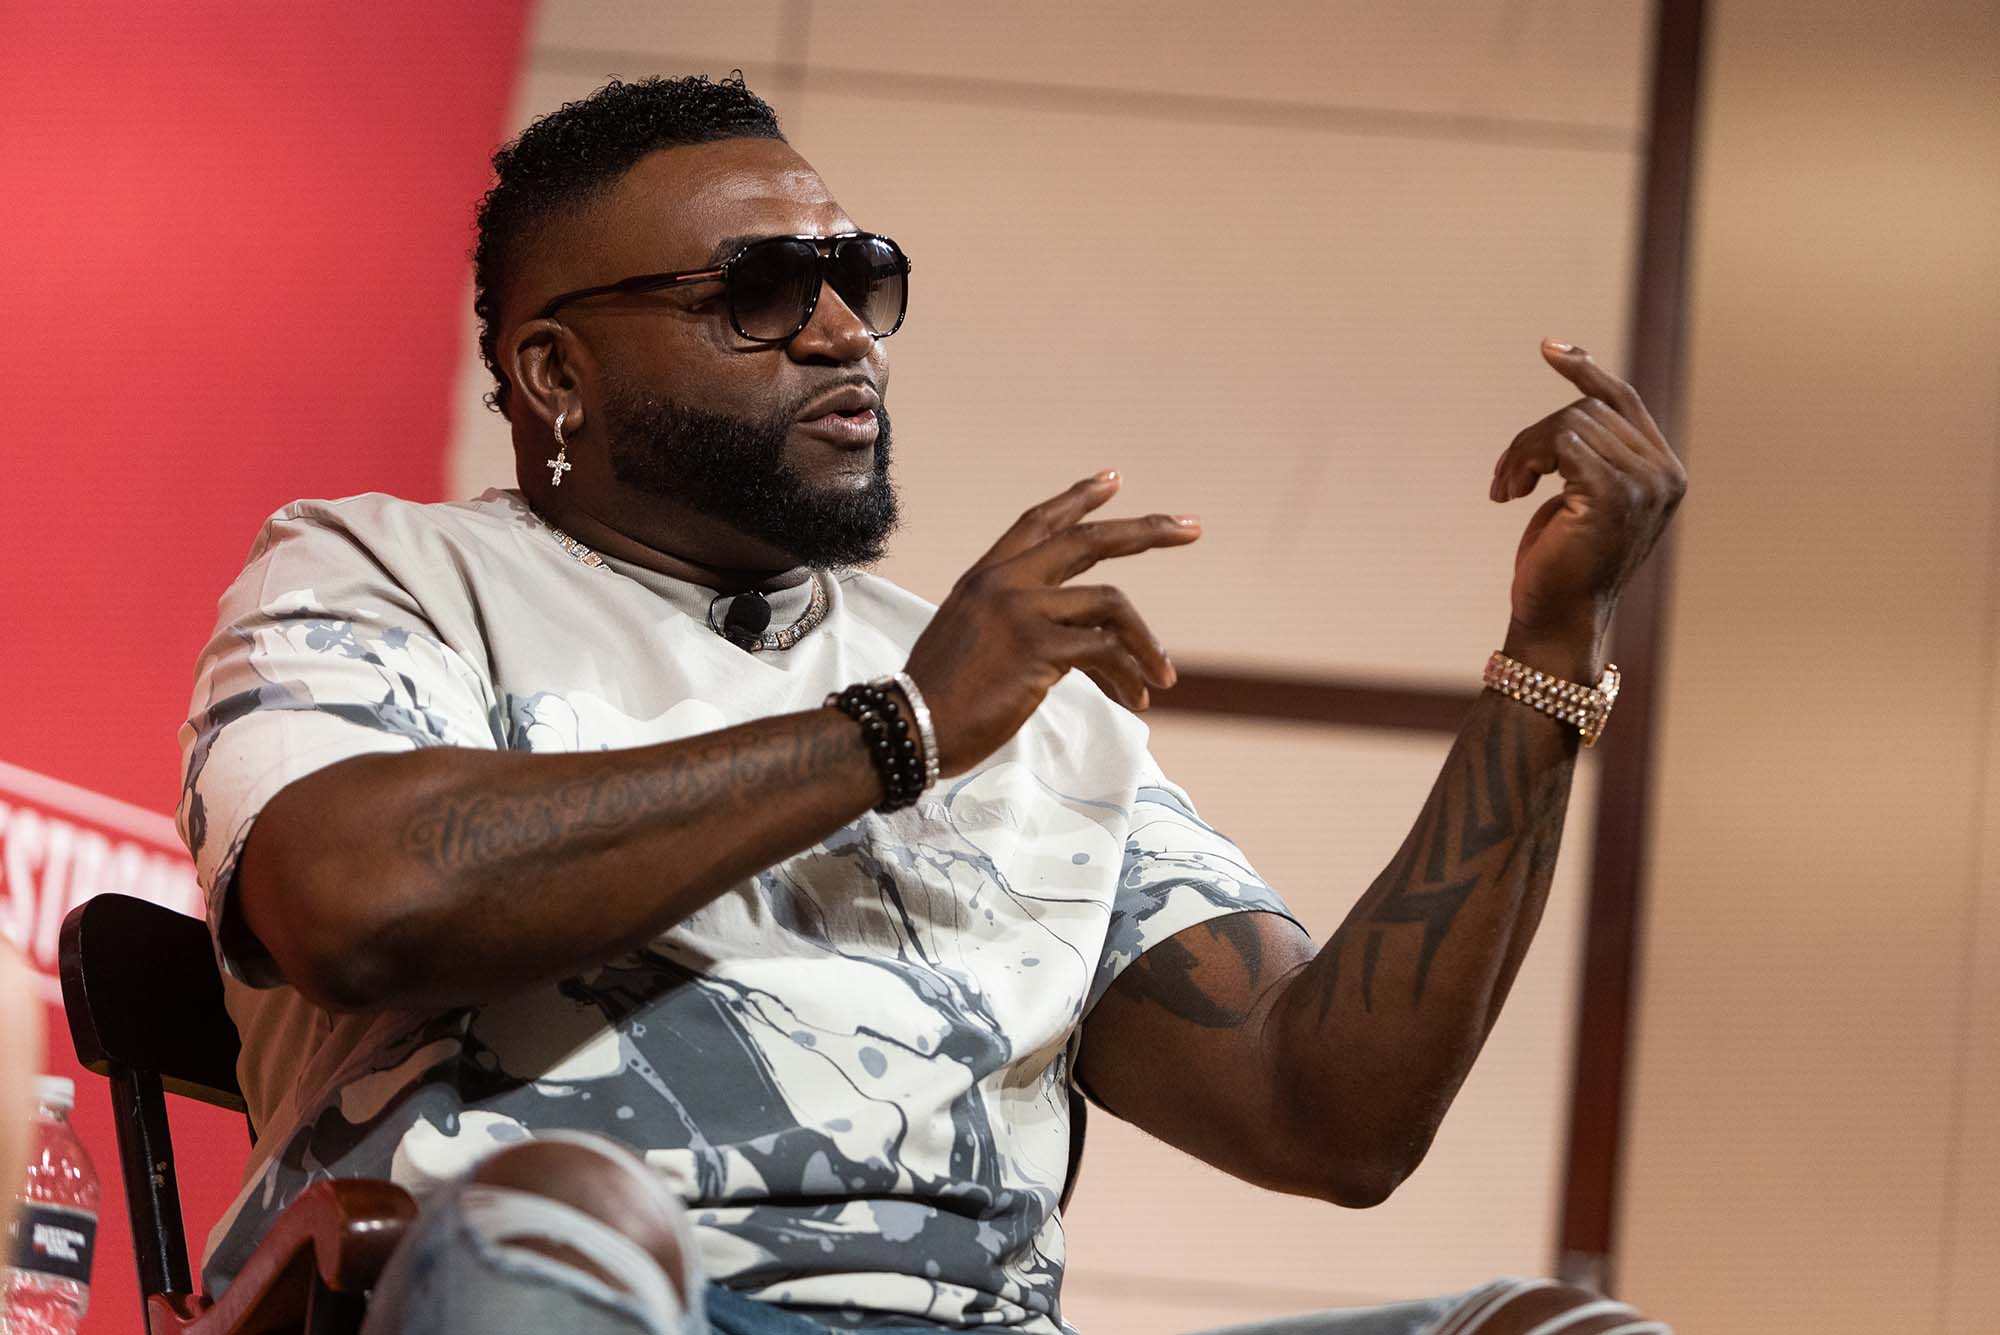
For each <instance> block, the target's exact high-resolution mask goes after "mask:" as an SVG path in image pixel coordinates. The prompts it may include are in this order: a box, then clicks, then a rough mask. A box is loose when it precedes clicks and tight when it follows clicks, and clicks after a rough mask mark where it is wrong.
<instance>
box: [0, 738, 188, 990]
mask: <svg viewBox="0 0 2000 1335" xmlns="http://www.w3.org/2000/svg"><path fill="white" fill-rule="evenodd" d="M107 891H115V892H116V893H118V894H121V895H135V896H137V897H138V898H140V899H149V900H151V901H153V902H154V903H155V904H159V905H162V906H164V907H166V908H170V909H173V910H174V911H175V912H177V913H190V914H195V915H199V914H200V913H201V891H200V889H199V888H198V887H197V886H196V885H195V879H194V864H193V863H192V862H190V861H188V855H187V852H186V850H185V849H183V848H182V847H181V842H180V838H179V836H178V835H177V834H175V832H174V823H173V821H172V820H171V819H169V818H168V817H166V816H164V815H161V814H160V813H159V812H157V811H147V810H146V809H145V808H143V807H135V806H133V805H132V804H131V803H129V802H121V801H119V800H118V799H117V798H115V797H106V796H105V795H104V794H103V793H94V792H92V791H90V790H89V789H88V788H79V787H77V786H76V785H75V784H73V783H64V782H63V781H62V780H61V779H52V778H50V777H49V776H48V775H46V774H37V773H35V772H34V771H33V770H26V769H22V768H21V767H20V766H18V765H9V764H7V763H6V762H4V761H0V935H4V936H6V937H7V938H8V939H9V940H11V941H12V942H13V943H14V944H15V945H17V946H19V947H20V948H21V952H22V953H23V954H25V955H26V956H27V957H28V959H29V961H30V962H31V963H32V964H33V965H34V966H35V969H36V971H37V972H38V973H40V974H41V975H42V977H43V988H44V991H45V994H46V995H47V997H48V999H49V1000H51V1001H57V1000H59V999H60V998H59V994H58V990H57V987H56V948H57V945H58V943H59V941H60V938H61V935H62V920H63V917H64V915H66V914H67V913H68V912H69V911H70V910H71V909H73V908H75V907H76V906H77V905H78V904H81V903H83V902H84V901H85V900H86V899H89V898H90V897H91V896H92V895H97V894H103V893H105V892H107Z"/></svg>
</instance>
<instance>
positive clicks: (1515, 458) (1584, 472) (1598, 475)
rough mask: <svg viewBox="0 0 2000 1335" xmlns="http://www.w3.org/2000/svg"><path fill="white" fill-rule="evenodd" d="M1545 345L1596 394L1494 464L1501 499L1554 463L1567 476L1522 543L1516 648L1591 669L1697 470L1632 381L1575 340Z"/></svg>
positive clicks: (1563, 671)
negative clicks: (1628, 586) (1623, 598)
mask: <svg viewBox="0 0 2000 1335" xmlns="http://www.w3.org/2000/svg"><path fill="white" fill-rule="evenodd" d="M1542 356H1543V357H1544V358H1546V359H1547V360H1548V363H1549V365H1550V366H1552V367H1554V368H1555V369H1556V372H1557V373H1558V374H1559V375H1561V376H1562V377H1563V378H1564V379H1566V380H1568V381H1569V382H1570V383H1571V384H1573V385H1575V386H1576V387H1577V388H1578V389H1580V390H1582V391H1583V395H1584V397H1582V398H1580V399H1578V400H1576V401H1575V402H1574V403H1571V404H1569V405H1567V406H1566V407H1563V408H1560V409H1558V410H1557V411H1555V412H1553V413H1550V414H1549V415H1548V416H1547V417H1544V418H1543V419H1542V420H1541V421H1539V422H1536V423H1535V424H1534V425H1533V426H1530V427H1528V428H1527V429H1526V430H1525V431H1523V432H1521V434H1519V435H1518V436H1516V437H1514V440H1513V442H1512V443H1511V444H1509V445H1508V446H1507V448H1506V449H1505V450H1503V451H1502V452H1501V454H1500V458H1499V461H1498V462H1497V463H1495V464H1494V466H1493V487H1492V491H1491V493H1490V494H1491V495H1492V498H1493V499H1494V500H1496V501H1511V500H1515V499H1517V498H1518V497H1522V496H1526V495H1528V494H1529V493H1531V492H1532V491H1534V490H1535V487H1536V485H1537V484H1538V483H1539V482H1540V481H1541V478H1542V475H1543V474H1545V473H1555V474H1558V475H1560V477H1561V479H1562V491H1561V493H1560V494H1559V495H1556V496H1552V497H1550V498H1549V499H1548V500H1547V501H1546V502H1544V503H1543V504H1542V506H1541V508H1540V509H1538V510H1536V511H1535V515H1534V517H1533V518H1532V519H1530V520H1529V521H1528V529H1527V532H1526V533H1525V534H1523V535H1522V538H1521V546H1520V549H1519V550H1518V551H1517V552H1516V553H1515V557H1514V591H1513V620H1512V624H1511V625H1510V626H1509V628H1508V642H1509V646H1510V647H1509V649H1508V652H1509V653H1510V654H1512V655H1513V656H1514V657H1516V658H1521V659H1523V660H1524V661H1528V662H1531V663H1533V665H1534V666H1536V667H1543V668H1545V669H1546V670H1548V671H1552V672H1555V673H1557V674H1559V675H1562V676H1567V677H1571V678H1572V679H1575V678H1578V677H1582V678H1584V679H1586V680H1588V679H1589V678H1591V677H1594V675H1595V671H1596V667H1597V664H1596V657H1597V653H1598V644H1599V641H1600V640H1601V639H1602V638H1603V634H1604V631H1605V628H1606V626H1607V625H1608V624H1609V622H1610V619H1611V612H1612V609H1613V608H1614V607H1615V606H1616V605H1617V602H1618V595H1619V594H1620V593H1621V592H1622V591H1623V589H1624V587H1625V583H1626V581H1627V580H1629V579H1630V578H1631V576H1632V572H1633V571H1634V570H1636V569H1638V567H1639V563H1640V562H1642V561H1644V560H1645V559H1646V554H1647V553H1648V552H1650V551H1652V550H1653V544H1654V543H1655V542H1656V541H1657V540H1658V539H1659V536H1660V532H1661V530H1663V529H1664V528H1665V527H1666V525H1667V521H1668V519H1670V518H1671V517H1672V515H1673V512H1674V507H1675V506H1677V505H1679V504H1680V500H1681V496H1682V494H1683V493H1685V492H1686V491H1687V472H1686V470H1684V469H1683V468H1682V467H1681V462H1680V460H1679V458H1677V457H1676V456H1675V454H1674V452H1673V449H1672V447H1670V446H1669V445H1668V444H1667V439H1666V437H1665V436H1664V435H1662V434H1661V432H1660V428H1659V425H1658V424H1657V423H1656V422H1654V421H1653V415H1652V414H1651V413H1650V412H1648V411H1646V405H1645V404H1644V403H1643V402H1641V401H1640V399H1639V395H1638V393H1637V392H1636V391H1634V390H1633V388H1632V387H1631V386H1630V385H1628V384H1626V383H1625V382H1624V381H1623V380H1620V379H1619V378H1618V377H1617V376H1615V375H1612V374H1611V373H1610V372H1609V371H1607V370H1605V369H1604V368H1603V367H1601V366H1599V365H1598V364H1597V363H1596V362H1594V361H1592V360H1591V357H1590V354H1589V353H1587V352H1585V351H1584V350H1583V349H1582V348H1577V347H1572V346H1570V345H1569V344H1567V343H1557V342H1555V341H1553V340H1551V341H1549V342H1545V343H1543V344H1542ZM1516 650H1519V652H1516ZM1537 660H1540V661H1537Z"/></svg>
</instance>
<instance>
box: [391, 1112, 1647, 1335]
mask: <svg viewBox="0 0 2000 1335" xmlns="http://www.w3.org/2000/svg"><path fill="white" fill-rule="evenodd" d="M543 1138H546V1139H563V1140H572V1141H575V1142H578V1143H588V1144H590V1145H591V1146H592V1147H593V1148H598V1149H601V1150H603V1151H604V1152H605V1153H607V1154H608V1155H610V1156H611V1157H612V1158H614V1159H616V1160H617V1161H619V1162H620V1163H622V1164H626V1165H628V1166H629V1168H630V1169H631V1171H632V1172H634V1173H635V1174H638V1175H640V1176H641V1177H642V1178H643V1179H644V1180H645V1182H646V1184H647V1189H648V1190H650V1191H656V1192H658V1193H660V1195H661V1196H662V1197H663V1198H666V1201H667V1204H668V1205H669V1208H670V1210H671V1212H672V1214H673V1216H674V1218H675V1219H676V1221H677V1230H676V1231H677V1232H678V1233H679V1235H680V1239H681V1244H682V1245H681V1249H680V1250H681V1255H682V1256H683V1257H685V1258H689V1259H688V1260H686V1261H685V1262H684V1264H683V1273H682V1274H681V1275H680V1276H678V1277H677V1278H678V1280H679V1289H680V1292H683V1293H687V1294H691V1295H692V1296H693V1297H692V1301H690V1302H683V1301H682V1300H681V1298H680V1296H679V1293H677V1292H676V1285H675V1284H674V1282H673V1281H671V1280H670V1279H669V1278H668V1276H667V1275H666V1273H665V1272H664V1271H663V1270H662V1269H661V1268H660V1265H659V1263H658V1262H656V1261H655V1260H654V1259H653V1257H652V1256H651V1255H650V1254H649V1253H648V1252H647V1251H646V1250H645V1249H644V1248H642V1247H640V1246H639V1245H638V1244H637V1243H635V1242H633V1241H632V1240H631V1239H630V1238H628V1237H626V1236H625V1235H624V1234H623V1233H621V1232H619V1231H618V1230H617V1229H615V1228H612V1227H611V1226H610V1225H608V1224H606V1223H604V1222H603V1221H602V1220H599V1219H597V1218H595V1217H593V1216H591V1215H589V1214H586V1213H584V1212H583V1211H581V1210H578V1209H576V1208H574V1207H572V1206H569V1205H565V1204H563V1203H561V1202H559V1201H554V1200H550V1199H549V1198H548V1197H546V1196H540V1195H536V1194H534V1193H532V1192H527V1191H519V1190H515V1189H512V1188H507V1187H494V1186H488V1185H483V1184H480V1183H476V1182H460V1183H458V1184H457V1185H455V1186H452V1187H448V1188H446V1189H444V1190H442V1191H440V1192H439V1193H438V1194H437V1195H436V1196H434V1197H433V1198H432V1199H431V1200H430V1202H429V1203H428V1204H427V1205H426V1206H425V1209H424V1212H423V1215H422V1217H421V1218H420V1219H419V1220H418V1221H417V1223H416V1225H415V1226H414V1227H413V1228H412V1230H411V1232H410V1234H409V1235H408V1236H407V1237H405V1238H404V1240H403V1242H402V1244H401V1245H400V1246H399V1247H398V1248H397V1249H396V1252H395V1255H394V1256H393V1257H391V1258H390V1261H389V1264H388V1266H387V1267H386V1268H384V1270H383V1272H382V1277H381V1279H380V1280H379V1281H378V1282H377V1284H376V1286H375V1289H374V1291H373V1293H372V1294H371V1296H370V1298H369V1303H368V1316H367V1319H366V1321H364V1322H363V1324H362V1328H361V1335H513V1333H514V1332H520V1335H543V1333H544V1332H560V1335H833V1331H832V1328H831V1327H828V1326H826V1325H823V1324H821V1323H820V1322H817V1321H814V1320H811V1319H810V1318H807V1317H804V1316H801V1315H799V1314H797V1313H794V1312H788V1311H786V1310H785V1309H783V1308H780V1307H776V1306H773V1305H771V1304H769V1303H762V1302H758V1301H756V1300H754V1299H751V1298H746V1297H744V1296H743V1295H741V1294H739V1293H736V1292H734V1291H732V1290H730V1289H727V1288H725V1287H723V1286H722V1285H720V1284H715V1283H705V1282H704V1281H703V1280H702V1279H701V1277H700V1275H699V1274H698V1273H697V1272H696V1270H695V1267H694V1263H693V1260H692V1258H693V1256H694V1255H695V1243H694V1237H693V1233H692V1230H691V1228H690V1226H689V1225H688V1223H687V1219H686V1216H685V1215H684V1214H682V1213H681V1212H680V1206H679V1202H678V1201H675V1200H673V1199H672V1193H671V1192H670V1191H668V1190H667V1189H666V1188H665V1186H664V1185H663V1184H661V1183H660V1182H659V1180H658V1179H657V1178H656V1177H655V1176H654V1175H653V1174H652V1173H651V1172H650V1171H649V1170H647V1169H646V1168H645V1167H644V1166H643V1165H642V1164H641V1163H640V1161H639V1160H638V1159H637V1158H635V1157H633V1156H632V1155H631V1153H630V1152H629V1151H627V1150H625V1149H624V1148H623V1147H622V1146H619V1145H615V1144H613V1143H612V1142H609V1141H603V1140H599V1139H598V1138H597V1137H594V1136H583V1135H577V1134H564V1133H556V1134H555V1135H553V1136H544V1137H543ZM524 1240H542V1241H547V1242H552V1243H557V1244H560V1245H561V1246H563V1247H565V1248H568V1249H570V1250H572V1251H574V1252H576V1253H579V1254H581V1255H582V1256H585V1257H587V1258H589V1260H590V1261H591V1263H592V1264H593V1265H594V1266H595V1267H596V1268H597V1269H598V1270H599V1271H600V1272H601V1273H602V1276H603V1277H600V1275H594V1274H590V1273H588V1272H586V1271H584V1270H582V1269H579V1268H578V1267H577V1266H575V1265H571V1264H569V1263H567V1262H565V1261H561V1260H558V1259H556V1258H555V1257H553V1256H549V1255H546V1254H544V1253H543V1252H541V1251H539V1250H536V1249H535V1248H534V1247H533V1246H529V1245H523V1241H524ZM606 1277H608V1279H609V1280H611V1281H614V1282H607V1279H606ZM1534 1285H1535V1282H1534V1281H1520V1280H1497V1281H1495V1282H1494V1283H1492V1284H1489V1285H1486V1286H1484V1287H1483V1288H1481V1289H1478V1290H1474V1291H1473V1292H1472V1293H1469V1294H1454V1295H1452V1296H1450V1297H1441V1298H1430V1299H1423V1300H1420V1301H1417V1302H1408V1303H1394V1304H1390V1305H1388V1306H1384V1307H1369V1308H1359V1309H1352V1310H1343V1311H1337V1312H1321V1313H1314V1314H1309V1315H1300V1316H1292V1317H1283V1318H1279V1319H1277V1320H1273V1321H1264V1322H1257V1323H1254V1324H1251V1325H1245V1326H1231V1327H1229V1328H1228V1330H1227V1331H1215V1332H1211V1335H1434V1333H1439V1335H1441V1332H1442V1331H1443V1330H1444V1329H1445V1328H1446V1327H1447V1326H1449V1328H1450V1329H1451V1330H1453V1331H1456V1330H1459V1329H1461V1328H1463V1329H1470V1328H1471V1327H1470V1326H1465V1325H1461V1323H1463V1322H1464V1321H1465V1319H1466V1318H1468V1317H1471V1316H1474V1315H1475V1314H1476V1313H1477V1312H1478V1310H1479V1309H1481V1308H1484V1307H1487V1306H1490V1305H1493V1304H1494V1303H1496V1302H1499V1301H1504V1297H1505V1295H1507V1294H1510V1293H1513V1292H1518V1291H1522V1290H1525V1289H1527V1288H1529V1287H1533V1286H1534ZM1607 1306H1622V1304H1607ZM1627 1311H1629V1309H1627ZM1455 1313H1456V1314H1457V1316H1458V1318H1459V1320H1458V1321H1457V1322H1449V1323H1448V1322H1447V1320H1446V1319H1447V1318H1448V1317H1452V1316H1453V1315H1454V1314H1455ZM1632 1315H1634V1316H1636V1315H1637V1314H1636V1313H1633V1314H1632ZM1475 1324H1476V1323H1475ZM1565 1324H1567V1323H1565ZM901 1329H903V1330H904V1331H906V1332H909V1333H910V1335H915V1333H916V1332H920V1331H931V1332H936V1331H940V1330H943V1329H946V1328H945V1327H938V1326H908V1327H903V1328H901ZM1664 1329H1665V1328H1664V1327H1661V1326H1657V1325H1655V1324H1654V1323H1651V1322H1641V1323H1638V1324H1635V1325H1632V1326H1623V1325H1621V1326H1620V1327H1619V1330H1620V1332H1621V1335H1624V1333H1625V1332H1629V1335H1654V1332H1656V1331H1664Z"/></svg>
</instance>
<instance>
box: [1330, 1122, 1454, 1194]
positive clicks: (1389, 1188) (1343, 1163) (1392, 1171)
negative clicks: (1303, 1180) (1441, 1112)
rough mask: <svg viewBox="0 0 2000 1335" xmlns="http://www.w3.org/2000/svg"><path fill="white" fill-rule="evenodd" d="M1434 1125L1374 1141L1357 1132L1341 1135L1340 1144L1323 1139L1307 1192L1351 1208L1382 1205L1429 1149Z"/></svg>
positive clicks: (1406, 1178)
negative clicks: (1329, 1142)
mask: <svg viewBox="0 0 2000 1335" xmlns="http://www.w3.org/2000/svg"><path fill="white" fill-rule="evenodd" d="M1435 1133H1436V1128H1435V1127H1432V1128H1430V1129H1429V1130H1428V1131H1425V1132H1422V1133H1420V1134H1415V1135H1403V1136H1396V1137H1391V1138H1387V1139H1383V1140H1380V1141H1376V1142H1375V1143H1373V1144H1369V1143H1367V1142H1366V1140H1365V1138H1363V1137H1361V1136H1358V1135H1347V1136H1342V1137H1339V1138H1338V1146H1337V1147H1335V1146H1329V1145H1328V1144H1327V1143H1326V1141H1325V1140H1322V1141H1321V1150H1320V1153H1319V1154H1318V1155H1317V1156H1315V1158H1314V1162H1313V1172H1312V1175H1311V1179H1310V1186H1309V1187H1308V1194H1310V1195H1312V1196H1315V1197H1318V1198H1319V1199H1320V1200H1323V1201H1330V1202H1332V1203H1333V1204H1335V1205H1340V1206H1345V1207H1346V1208H1347V1209H1350V1210H1366V1209H1370V1208H1372V1207H1374V1206H1377V1205H1380V1204H1381V1203H1382V1202H1383V1201H1386V1200H1388V1199H1389V1197H1390V1196H1392V1195H1394V1194H1395V1192H1396V1189H1397V1188H1398V1187H1400V1186H1402V1185H1403V1183H1404V1182H1406V1181H1408V1180H1409V1177H1410V1175H1411V1174H1412V1173H1414V1172H1416V1171H1417V1167H1418V1165H1419V1164H1421V1163H1423V1161H1424V1155H1425V1154H1427V1153H1428V1152H1429V1151H1430V1147H1431V1139H1432V1137H1433V1135H1435Z"/></svg>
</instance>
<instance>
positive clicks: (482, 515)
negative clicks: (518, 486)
mask: <svg viewBox="0 0 2000 1335" xmlns="http://www.w3.org/2000/svg"><path fill="white" fill-rule="evenodd" d="M536 522H537V521H536V520H535V518H534V514H533V512H532V511H531V510H529V509H528V504H527V502H526V501H525V500H523V499H522V497H521V495H520V493H519V492H514V491H503V490H499V489H494V490H490V491H487V492H486V493H485V494H483V495H481V496H479V497H478V498H476V499H474V500H468V501H413V500H408V499H406V498H404V497H401V496H391V495H389V494H388V493H386V492H380V491H365V492H361V493H359V494H358V495H354V496H342V497H337V498H333V499H317V498H310V497H308V498H303V499H300V500H296V501H293V502H292V503H291V504H289V505H287V506H285V507H284V508H282V509H280V510H278V511H277V512H276V513H274V514H272V515H271V517H270V518H269V519H267V520H265V521H264V526H263V528H262V530H261V531H260V532H259V533H258V536H257V542H256V544H255V546H254V547H253V548H252V550H251V557H252V559H255V557H256V556H257V555H258V554H259V553H261V552H262V551H263V550H264V549H265V548H266V547H267V546H269V545H270V543H271V542H272V541H274V540H275V539H277V538H279V537H281V536H282V537H287V538H290V537H302V538H305V539H307V540H311V539H313V538H315V537H318V536H320V535H324V536H325V538H327V539H331V540H334V541H339V542H344V543H347V544H351V545H354V546H359V547H363V548H366V549H369V550H371V551H372V550H377V549H394V548H396V547H398V546H403V545H425V544H430V543H436V542H446V543H460V544H463V543H476V542H479V541H481V540H483V539H490V538H492V537H493V536H495V535H498V534H501V533H504V532H506V531H508V530H510V529H518V528H521V527H523V526H531V525H533V524H534V523H536Z"/></svg>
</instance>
